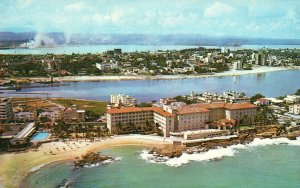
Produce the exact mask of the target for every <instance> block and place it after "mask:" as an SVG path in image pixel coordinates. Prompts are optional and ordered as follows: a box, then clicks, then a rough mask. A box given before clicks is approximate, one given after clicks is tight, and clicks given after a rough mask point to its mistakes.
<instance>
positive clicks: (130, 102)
mask: <svg viewBox="0 0 300 188" xmlns="http://www.w3.org/2000/svg"><path fill="white" fill-rule="evenodd" d="M110 103H112V104H114V105H115V106H122V105H123V106H135V105H136V104H137V99H136V98H134V97H131V96H129V95H125V94H121V93H120V94H114V95H110Z"/></svg>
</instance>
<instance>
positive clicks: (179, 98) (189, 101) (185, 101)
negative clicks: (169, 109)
mask: <svg viewBox="0 0 300 188" xmlns="http://www.w3.org/2000/svg"><path fill="white" fill-rule="evenodd" d="M174 99H175V100H176V101H178V102H184V103H186V104H194V103H197V102H198V101H197V100H190V99H188V98H187V97H186V96H176V97H174Z"/></svg>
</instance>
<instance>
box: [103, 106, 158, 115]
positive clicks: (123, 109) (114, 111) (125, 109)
mask: <svg viewBox="0 0 300 188" xmlns="http://www.w3.org/2000/svg"><path fill="white" fill-rule="evenodd" d="M143 111H153V107H145V108H139V107H121V108H111V109H108V110H107V113H109V114H121V113H130V112H143Z"/></svg>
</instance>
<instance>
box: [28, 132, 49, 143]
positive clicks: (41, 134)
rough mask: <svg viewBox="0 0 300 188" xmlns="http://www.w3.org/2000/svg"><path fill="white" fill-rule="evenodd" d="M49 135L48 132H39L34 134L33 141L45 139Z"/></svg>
mask: <svg viewBox="0 0 300 188" xmlns="http://www.w3.org/2000/svg"><path fill="white" fill-rule="evenodd" d="M48 136H49V133H47V132H38V133H35V134H34V135H33V137H32V138H31V141H39V140H45V139H46V138H47V137H48Z"/></svg>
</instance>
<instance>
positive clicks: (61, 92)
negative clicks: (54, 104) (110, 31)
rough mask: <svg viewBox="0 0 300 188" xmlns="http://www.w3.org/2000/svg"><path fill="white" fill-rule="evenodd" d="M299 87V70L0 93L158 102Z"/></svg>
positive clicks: (283, 91)
mask: <svg viewBox="0 0 300 188" xmlns="http://www.w3.org/2000/svg"><path fill="white" fill-rule="evenodd" d="M299 88H300V70H284V71H274V72H267V73H259V74H248V75H240V76H220V77H203V78H187V79H173V80H119V81H98V82H83V81H82V82H70V83H68V84H67V85H62V86H54V87H40V88H25V89H22V90H21V91H19V92H15V94H10V93H8V92H11V91H4V93H3V94H2V95H4V96H22V97H25V96H26V97H33V96H43V97H45V96H46V95H34V94H26V95H24V94H21V92H26V93H48V94H49V95H48V96H49V97H64V98H79V99H89V100H105V101H108V100H109V95H111V94H116V93H125V94H129V95H132V96H134V97H137V98H138V102H143V101H152V100H159V99H160V98H162V97H174V96H177V95H185V94H190V92H191V91H194V92H196V93H200V92H205V91H214V92H223V91H227V90H235V91H240V92H245V93H246V94H247V95H249V96H252V95H254V94H256V93H262V94H263V95H265V96H268V97H278V96H282V95H287V94H292V93H294V92H295V91H296V90H297V89H299Z"/></svg>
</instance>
